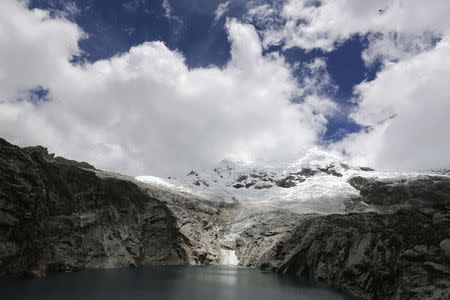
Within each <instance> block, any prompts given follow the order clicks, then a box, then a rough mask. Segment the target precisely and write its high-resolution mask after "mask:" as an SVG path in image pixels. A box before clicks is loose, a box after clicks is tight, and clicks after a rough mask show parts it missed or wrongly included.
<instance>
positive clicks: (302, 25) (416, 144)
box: [249, 0, 450, 169]
mask: <svg viewBox="0 0 450 300" xmlns="http://www.w3.org/2000/svg"><path fill="white" fill-rule="evenodd" d="M449 15H450V4H449V2H448V1H446V0H432V1H420V0H409V1H403V0H381V1H380V0H376V1H375V0H373V1H359V0H319V1H309V0H287V1H285V2H283V3H282V4H281V5H278V6H277V5H276V4H272V5H269V4H267V3H266V4H261V3H259V2H258V3H257V4H255V5H253V7H252V8H251V9H250V10H249V17H250V19H251V20H253V21H255V22H258V24H259V25H260V27H262V28H263V30H262V31H261V34H262V35H263V44H264V46H265V47H268V46H270V45H282V46H283V47H284V48H291V47H299V48H302V49H305V50H307V51H308V50H311V49H321V50H323V51H324V52H329V51H332V50H334V49H336V48H337V47H338V46H339V45H340V44H341V43H343V42H345V41H346V40H348V39H350V38H352V37H353V36H355V35H357V36H360V37H365V38H366V40H367V47H366V49H365V50H364V51H363V53H362V58H363V60H364V62H365V63H366V65H367V66H368V67H369V66H371V65H372V64H374V63H375V62H379V63H381V69H380V71H379V72H378V74H377V76H376V78H375V79H374V80H373V81H364V82H362V83H360V84H358V85H356V86H355V87H354V91H355V94H354V96H355V98H354V102H355V108H354V111H353V113H352V114H351V115H350V116H349V117H350V118H351V119H353V120H354V121H355V122H356V123H358V124H360V125H361V126H362V127H363V128H364V129H363V130H362V131H360V132H358V133H355V134H352V135H349V136H347V137H346V138H345V139H344V140H342V141H340V142H338V143H336V144H332V145H331V146H330V148H332V149H338V150H340V151H341V152H342V153H345V154H346V155H347V156H348V158H349V159H351V160H355V161H357V162H359V163H362V164H371V165H373V166H376V167H378V168H384V169H430V168H442V167H447V168H448V167H449V166H450V159H449V156H448V153H449V150H450V139H449V138H448V137H447V135H448V134H447V132H448V131H449V130H450V120H449V119H448V112H449V111H450V96H449V95H450V86H449V85H448V84H447V83H446V82H448V79H447V78H450V73H449V72H450V71H449V70H450V64H449V57H450V49H449V38H450V18H448V16H449ZM277 17H278V20H277ZM280 20H282V21H280Z"/></svg>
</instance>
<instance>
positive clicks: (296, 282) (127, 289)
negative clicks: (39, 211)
mask: <svg viewBox="0 0 450 300" xmlns="http://www.w3.org/2000/svg"><path fill="white" fill-rule="evenodd" d="M0 299H5V300H6V299H45V300H48V299H108V300H115V299H199V300H203V299H205V300H206V299H208V300H209V299H214V300H222V299H258V300H264V299H286V300H290V299H296V300H298V299H302V300H308V299H321V300H322V299H323V300H325V299H327V300H328V299H355V298H352V297H350V296H348V295H344V294H342V293H340V292H338V291H335V290H333V289H330V288H327V287H325V286H322V285H319V284H317V283H309V282H304V281H301V280H300V279H297V278H292V277H288V276H283V275H278V274H274V273H271V272H263V271H261V270H258V269H249V268H239V267H207V266H203V267H188V266H182V267H179V266H176V267H172V266H169V267H167V266H165V267H160V266H158V267H142V268H136V269H114V270H84V271H80V272H73V273H58V274H51V275H50V276H48V277H46V278H42V279H34V280H7V281H0Z"/></svg>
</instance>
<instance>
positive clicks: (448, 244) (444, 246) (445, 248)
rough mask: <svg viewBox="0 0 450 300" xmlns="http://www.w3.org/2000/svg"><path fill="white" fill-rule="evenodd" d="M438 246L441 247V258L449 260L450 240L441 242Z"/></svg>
mask: <svg viewBox="0 0 450 300" xmlns="http://www.w3.org/2000/svg"><path fill="white" fill-rule="evenodd" d="M439 246H440V247H441V252H442V256H444V257H445V258H446V259H448V260H450V239H445V240H443V241H442V242H441V243H440V244H439Z"/></svg>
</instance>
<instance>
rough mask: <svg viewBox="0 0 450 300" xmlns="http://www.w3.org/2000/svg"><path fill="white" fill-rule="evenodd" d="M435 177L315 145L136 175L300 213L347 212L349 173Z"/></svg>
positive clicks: (351, 194) (212, 196) (220, 198)
mask: <svg viewBox="0 0 450 300" xmlns="http://www.w3.org/2000/svg"><path fill="white" fill-rule="evenodd" d="M435 175H443V174H442V173H439V174H438V173H437V172H421V173H411V172H409V173H407V172H377V171H375V170H373V169H371V168H368V167H360V166H355V165H353V164H351V163H349V162H347V161H344V160H343V159H341V158H339V157H338V156H335V155H332V154H330V153H328V152H325V151H323V150H320V149H317V148H314V149H312V150H310V151H309V152H308V153H307V154H306V155H305V156H304V157H302V158H300V159H299V160H297V161H295V162H293V163H279V162H260V161H236V160H230V159H225V160H223V161H221V162H220V163H219V164H218V165H217V166H215V167H212V168H210V169H206V170H192V171H190V172H188V173H187V174H186V175H185V176H183V177H179V178H175V177H168V178H158V177H154V176H138V177H136V179H137V180H139V181H141V182H145V183H148V184H154V185H160V186H165V187H168V188H170V189H173V190H178V191H183V192H186V193H190V194H193V195H197V196H198V197H202V198H205V199H208V200H210V201H217V202H224V203H229V204H231V203H235V202H236V203H239V205H241V206H254V207H256V208H257V209H259V210H263V209H266V210H277V209H286V208H289V209H290V210H292V211H294V212H296V213H299V214H307V213H318V214H332V213H337V214H343V213H346V212H348V211H349V207H348V203H347V202H348V201H351V199H354V198H356V197H358V196H359V190H358V189H357V188H355V187H354V186H353V185H352V184H351V183H350V179H351V178H353V177H357V176H361V177H364V178H377V179H378V180H383V181H386V182H389V181H402V180H403V181H408V180H409V181H410V180H415V179H418V178H425V177H428V176H435ZM353 209H354V208H353ZM360 209H364V210H365V211H373V210H375V209H376V208H375V207H372V206H369V205H366V206H365V207H360Z"/></svg>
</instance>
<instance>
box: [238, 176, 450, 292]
mask: <svg viewBox="0 0 450 300" xmlns="http://www.w3.org/2000/svg"><path fill="white" fill-rule="evenodd" d="M351 184H352V185H353V186H355V187H357V188H358V189H360V190H361V197H360V198H359V199H354V201H361V202H366V203H370V204H371V205H374V207H377V211H378V213H373V212H363V213H351V214H347V215H328V216H319V215H309V216H303V217H302V218H285V219H284V222H277V224H278V227H279V226H280V225H281V224H284V225H285V226H288V229H286V230H285V232H284V233H283V234H281V235H279V238H278V239H277V240H276V241H271V242H272V243H273V244H272V245H270V246H269V247H268V248H266V252H265V253H263V254H262V255H261V252H264V250H261V249H258V248H257V246H256V245H258V244H261V243H264V241H267V236H268V235H269V236H270V234H271V232H273V228H276V226H269V227H267V226H261V227H260V231H254V230H253V231H252V230H247V231H244V232H243V233H242V234H241V239H242V240H246V239H248V238H249V235H251V239H252V240H254V241H253V244H252V245H253V246H252V247H256V248H255V249H257V251H258V253H259V256H260V257H259V258H258V260H257V261H255V260H253V261H247V262H248V265H249V266H252V265H256V266H259V267H261V268H263V269H269V270H274V271H278V272H282V273H291V274H295V275H297V276H300V277H304V278H312V279H315V280H320V281H325V282H327V283H328V284H330V285H332V286H334V287H337V288H339V289H343V290H346V291H349V292H351V293H352V294H354V295H357V296H360V297H363V298H366V299H449V296H450V259H449V257H450V254H449V251H450V248H449V245H450V242H449V241H450V202H449V201H448V199H449V196H450V194H449V188H450V181H449V179H448V178H445V177H427V178H420V179H416V180H410V181H395V182H392V181H391V182H390V181H377V180H375V179H367V178H362V177H357V178H353V179H351ZM292 221H294V222H295V223H294V224H295V225H292V224H293V223H292ZM291 226H293V227H291ZM255 233H256V234H255ZM246 251H252V250H248V249H247V250H246ZM253 251H256V250H253ZM238 254H240V252H238ZM241 255H242V254H241Z"/></svg>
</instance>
